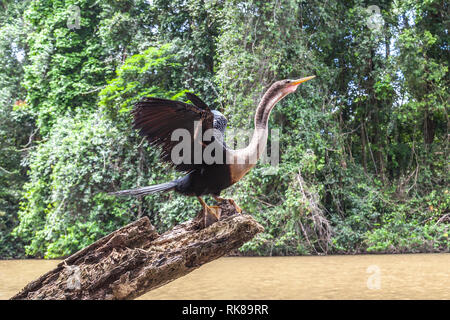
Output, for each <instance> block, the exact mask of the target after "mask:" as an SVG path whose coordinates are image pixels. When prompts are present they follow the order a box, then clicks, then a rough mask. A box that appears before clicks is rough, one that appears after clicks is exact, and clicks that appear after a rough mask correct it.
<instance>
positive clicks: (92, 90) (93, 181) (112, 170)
mask: <svg viewBox="0 0 450 320" xmlns="http://www.w3.org/2000/svg"><path fill="white" fill-rule="evenodd" d="M369 4H370V5H377V6H378V7H379V8H380V9H381V16H382V18H383V24H381V25H378V27H375V28H374V27H372V26H371V25H370V23H369V22H368V18H369V16H370V15H371V13H369V12H368V11H367V10H366V8H367V7H368V5H369ZM1 5H2V6H3V9H4V10H2V12H1V13H0V136H1V141H0V223H1V225H0V256H1V257H3V258H6V257H22V256H25V255H26V256H34V257H49V258H53V257H60V256H64V255H68V254H70V253H73V252H75V251H76V250H79V249H80V248H82V247H84V246H86V245H88V244H89V243H91V242H93V241H95V240H96V239H98V238H99V237H101V236H103V235H105V234H108V233H110V232H111V231H113V230H115V229H117V228H119V227H120V226H123V225H124V224H126V223H129V222H130V221H133V220H135V219H137V218H138V217H140V216H142V215H148V216H149V217H150V219H151V221H152V223H153V224H154V225H155V226H156V227H157V228H158V229H159V230H160V231H164V230H167V229H168V228H170V227H172V226H173V225H174V224H177V223H179V222H181V221H185V220H186V219H188V218H191V217H193V216H194V215H195V214H196V212H197V210H199V205H198V203H197V202H196V200H195V199H191V198H186V197H181V196H178V195H176V194H173V193H169V194H164V195H151V196H146V197H142V198H137V199H134V198H130V199H128V198H123V199H119V198H116V197H113V196H109V195H107V192H108V191H114V190H121V189H126V188H132V187H136V186H144V185H150V184H154V183H160V182H165V181H168V180H169V179H172V178H174V177H175V176H177V175H178V174H177V173H176V172H174V171H173V170H171V169H170V168H168V167H166V166H164V165H162V164H161V163H160V161H159V160H158V152H157V150H154V149H153V148H151V147H150V146H149V145H148V144H147V142H146V141H145V140H144V139H142V138H141V137H139V136H138V135H137V134H136V132H135V131H133V130H132V129H131V117H130V113H129V111H130V110H131V108H132V106H133V103H134V102H136V101H137V100H138V99H139V98H140V97H142V96H149V95H152V96H158V97H166V98H171V99H179V100H183V99H184V97H183V92H184V91H185V90H190V91H193V92H195V93H198V94H199V95H200V96H201V97H202V98H204V100H205V101H207V102H208V103H209V104H210V105H211V106H213V107H214V108H216V109H218V110H220V111H221V112H223V113H224V114H225V115H226V116H227V117H228V119H229V127H230V128H238V127H240V128H251V126H252V125H253V120H252V119H253V112H254V109H255V106H256V105H257V103H258V101H259V99H260V98H261V96H262V94H263V92H264V90H265V89H266V88H267V87H268V86H270V84H271V83H272V82H274V81H276V80H279V79H284V78H297V77H301V76H307V75H313V74H314V75H316V76H317V78H316V79H314V80H313V81H310V82H308V83H306V84H303V85H301V86H300V88H299V89H298V90H297V93H295V94H293V95H290V96H289V97H287V98H286V99H284V100H283V101H282V102H280V103H279V105H277V107H276V109H275V110H274V112H273V113H272V117H271V120H270V126H271V128H275V129H279V130H280V132H281V136H280V153H281V156H280V164H279V167H277V168H276V170H272V171H268V170H267V169H268V166H269V165H268V164H260V165H258V166H257V167H256V168H255V169H253V170H252V171H251V172H250V173H249V174H248V175H247V176H246V177H245V179H243V180H242V181H241V182H239V183H238V184H236V185H235V186H233V187H232V188H230V189H228V190H227V191H226V195H227V196H230V197H233V198H234V199H235V200H236V201H237V202H238V203H239V205H240V206H241V207H242V208H243V209H244V211H245V212H246V213H249V214H252V215H253V216H254V217H255V218H256V219H257V220H258V221H259V222H260V223H261V224H262V225H263V226H264V227H265V232H264V233H262V234H260V235H259V236H257V237H256V238H255V239H254V240H253V241H250V242H248V243H247V244H245V245H244V246H243V247H242V248H241V252H242V253H243V254H252V255H253V254H255V255H256V254H257V255H290V254H321V253H358V252H435V251H449V245H450V240H449V237H448V233H449V225H450V213H449V211H450V210H449V205H450V194H449V189H448V178H449V176H448V152H449V150H448V136H449V123H450V122H449V119H448V102H449V99H450V95H449V89H448V86H449V72H448V67H449V66H448V64H449V61H450V56H449V45H448V19H449V17H448V12H449V8H448V3H446V2H445V1H438V0H427V1H419V0H405V1H388V0H383V1H373V2H372V1H371V2H370V3H366V2H364V1H359V0H355V1H335V0H333V1H327V2H323V1H318V0H309V1H303V0H281V1H262V0H261V1H256V0H247V1H231V0H210V1H207V0H189V1H168V0H154V1H145V0H121V1H104V0H72V1H70V0H66V1H63V0H53V1H48V0H45V1H44V0H35V1H14V0H10V1H6V2H2V3H1ZM78 13H79V26H78V25H76V22H77V17H78V16H76V15H77V14H78ZM74 15H75V16H74ZM69 22H70V23H69ZM74 24H75V26H74ZM69 27H70V28H69ZM268 172H270V174H269V173H268ZM207 200H208V201H211V199H207Z"/></svg>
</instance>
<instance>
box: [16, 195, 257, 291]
mask: <svg viewBox="0 0 450 320" xmlns="http://www.w3.org/2000/svg"><path fill="white" fill-rule="evenodd" d="M221 209H222V217H221V219H220V221H218V222H215V223H213V224H212V225H210V226H209V227H206V228H204V227H203V225H202V223H203V222H202V219H201V218H200V215H199V216H198V217H197V218H196V219H194V220H192V221H188V222H185V223H183V224H180V225H178V226H176V227H174V228H173V229H172V230H170V231H168V232H166V233H164V234H162V235H159V234H158V233H157V232H156V230H155V228H154V227H153V226H152V225H151V224H150V221H149V219H148V218H147V217H143V218H141V219H139V220H137V221H135V222H133V223H131V224H129V225H127V226H125V227H123V228H121V229H119V230H116V231H114V232H113V233H111V234H109V235H107V236H105V237H104V238H102V239H100V240H98V241H97V242H95V243H93V244H91V245H90V246H88V247H86V248H84V249H82V250H80V251H78V252H77V253H75V254H73V255H72V256H70V257H68V258H67V259H65V260H64V261H62V262H61V263H60V264H58V266H57V267H56V268H55V269H53V270H52V271H50V272H48V273H46V274H44V275H43V276H41V277H40V278H38V279H37V280H35V281H33V282H31V283H29V284H28V285H27V286H26V287H25V288H23V289H22V291H21V292H19V293H18V294H17V295H15V296H14V297H12V298H11V299H13V300H19V299H25V300H29V299H107V300H115V299H117V300H121V299H134V298H136V297H139V296H140V295H142V294H144V293H146V292H148V291H150V290H152V289H155V288H158V287H160V286H162V285H164V284H166V283H168V282H170V281H173V280H175V279H177V278H179V277H181V276H184V275H186V274H187V273H189V272H191V271H193V270H195V269H196V268H198V267H200V266H201V265H203V264H205V263H207V262H210V261H212V260H215V259H217V258H219V257H221V256H223V255H225V254H226V253H228V252H230V251H231V250H233V249H237V248H239V247H240V246H241V245H242V244H244V243H245V242H247V241H249V240H250V239H251V238H253V237H254V236H255V235H256V234H257V233H259V232H261V231H262V230H263V228H262V227H261V225H259V224H258V223H257V222H256V221H255V220H253V218H252V217H250V216H248V215H241V214H235V213H236V212H235V211H234V209H232V206H230V204H229V203H227V202H224V203H223V204H222V205H221Z"/></svg>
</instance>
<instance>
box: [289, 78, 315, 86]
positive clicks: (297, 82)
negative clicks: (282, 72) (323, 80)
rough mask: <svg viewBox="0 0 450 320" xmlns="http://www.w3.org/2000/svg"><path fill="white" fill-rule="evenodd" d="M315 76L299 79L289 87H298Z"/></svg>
mask: <svg viewBox="0 0 450 320" xmlns="http://www.w3.org/2000/svg"><path fill="white" fill-rule="evenodd" d="M315 77H316V76H310V77H306V78H301V79H298V80H294V81H293V82H292V83H291V84H290V85H291V86H296V85H299V84H300V83H303V82H306V81H308V80H311V79H314V78H315Z"/></svg>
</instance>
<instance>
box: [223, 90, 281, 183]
mask: <svg viewBox="0 0 450 320" xmlns="http://www.w3.org/2000/svg"><path fill="white" fill-rule="evenodd" d="M286 95H287V93H286V92H283V90H280V89H279V88H278V87H277V86H272V87H270V89H269V90H267V92H266V93H265V94H264V96H263V98H262V99H261V102H260V103H259V105H258V107H257V108H256V114H255V130H254V132H253V136H252V138H251V140H250V143H249V145H248V146H247V147H245V148H243V149H239V150H233V151H231V153H230V156H231V158H232V159H233V161H232V163H233V164H232V180H233V181H234V180H235V181H238V180H239V179H241V178H242V176H244V175H245V173H247V172H248V171H249V170H250V169H251V168H253V167H254V166H255V165H256V162H257V161H258V159H259V158H260V157H261V155H262V153H263V152H264V149H265V148H266V144H267V136H268V122H269V116H270V112H271V111H272V109H273V107H274V106H275V104H276V103H277V102H278V101H280V100H281V99H283V98H284V97H285V96H286Z"/></svg>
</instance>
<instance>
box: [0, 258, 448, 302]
mask: <svg viewBox="0 0 450 320" xmlns="http://www.w3.org/2000/svg"><path fill="white" fill-rule="evenodd" d="M58 262H59V261H58V260H0V299H8V298H10V297H11V296H13V295H14V294H15V293H17V292H18V291H19V290H20V289H21V288H22V287H23V286H25V285H26V284H27V283H28V282H30V281H32V280H34V279H36V278H37V277H39V276H40V275H42V274H44V273H45V272H47V271H49V270H51V269H52V268H53V267H55V266H56V265H57V264H58ZM139 299H152V300H153V299H235V300H244V299H447V300H448V299H450V253H445V254H402V255H354V256H320V257H318V256H301V257H227V258H221V259H218V260H216V261H213V262H211V263H208V264H206V265H204V266H202V267H200V268H199V269H197V270H195V271H193V272H192V273H190V274H188V275H186V276H184V277H182V278H180V279H177V280H175V281H173V282H171V283H169V284H167V285H165V286H163V287H160V288H158V289H156V290H153V291H151V292H149V293H147V294H145V295H143V296H142V297H140V298H139Z"/></svg>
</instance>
